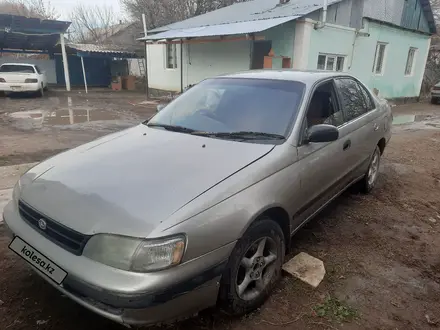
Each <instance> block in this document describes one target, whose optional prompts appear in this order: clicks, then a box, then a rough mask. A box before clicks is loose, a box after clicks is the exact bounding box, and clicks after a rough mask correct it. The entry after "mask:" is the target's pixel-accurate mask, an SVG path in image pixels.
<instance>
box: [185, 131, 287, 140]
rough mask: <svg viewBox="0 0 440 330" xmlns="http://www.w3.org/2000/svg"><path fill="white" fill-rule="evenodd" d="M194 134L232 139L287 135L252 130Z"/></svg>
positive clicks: (282, 138) (274, 138)
mask: <svg viewBox="0 0 440 330" xmlns="http://www.w3.org/2000/svg"><path fill="white" fill-rule="evenodd" d="M192 134H194V135H200V136H208V137H218V138H231V139H243V140H267V139H270V140H285V139H286V137H285V136H282V135H279V134H273V133H264V132H251V131H249V132H248V131H241V132H218V133H215V132H198V131H194V132H193V133H192Z"/></svg>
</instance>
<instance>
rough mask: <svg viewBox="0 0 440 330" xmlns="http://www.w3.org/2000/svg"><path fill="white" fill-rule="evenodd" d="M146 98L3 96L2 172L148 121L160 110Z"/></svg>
mask: <svg viewBox="0 0 440 330" xmlns="http://www.w3.org/2000/svg"><path fill="white" fill-rule="evenodd" d="M144 101H145V97H144V95H142V94H141V93H129V92H123V93H118V92H116V93H114V92H104V91H102V92H93V93H91V94H88V95H86V94H85V93H79V92H75V93H62V92H56V93H55V92H49V93H48V94H47V95H46V96H45V97H44V98H35V97H33V96H32V95H30V96H27V95H15V96H14V97H1V96H0V137H1V138H0V166H4V165H13V164H20V163H24V162H31V161H40V160H43V159H45V158H47V157H49V156H51V155H53V154H55V153H58V152H60V151H63V150H66V149H69V148H72V147H75V146H77V145H80V144H83V143H85V142H88V141H90V140H93V139H95V138H97V137H100V136H102V135H105V134H108V133H111V132H114V131H119V130H121V129H124V128H127V127H130V126H133V125H136V124H138V123H139V122H142V121H144V120H146V119H148V118H149V117H150V116H151V115H152V114H154V112H155V109H156V106H155V105H154V104H144V103H142V102H144Z"/></svg>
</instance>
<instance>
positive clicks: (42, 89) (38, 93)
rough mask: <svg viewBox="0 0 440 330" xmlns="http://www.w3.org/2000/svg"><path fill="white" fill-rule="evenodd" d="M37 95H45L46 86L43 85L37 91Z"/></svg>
mask: <svg viewBox="0 0 440 330" xmlns="http://www.w3.org/2000/svg"><path fill="white" fill-rule="evenodd" d="M37 95H38V96H39V97H43V96H44V88H43V87H41V88H40V90H39V91H38V92H37Z"/></svg>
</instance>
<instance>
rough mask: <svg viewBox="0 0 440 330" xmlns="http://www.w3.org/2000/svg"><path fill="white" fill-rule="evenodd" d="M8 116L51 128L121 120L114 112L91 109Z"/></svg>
mask: <svg viewBox="0 0 440 330" xmlns="http://www.w3.org/2000/svg"><path fill="white" fill-rule="evenodd" d="M9 116H10V117H12V118H14V119H27V120H31V121H34V122H35V123H36V124H39V123H41V124H46V125H51V126H58V125H60V126H65V125H74V124H82V123H89V122H94V121H105V120H118V119H122V118H121V116H120V115H118V114H117V113H115V112H111V111H106V110H93V109H66V110H59V111H46V110H31V111H19V112H13V113H10V114H9Z"/></svg>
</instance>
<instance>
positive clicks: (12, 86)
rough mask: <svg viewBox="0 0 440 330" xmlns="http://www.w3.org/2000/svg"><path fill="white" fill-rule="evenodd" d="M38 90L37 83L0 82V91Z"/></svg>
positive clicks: (38, 85)
mask: <svg viewBox="0 0 440 330" xmlns="http://www.w3.org/2000/svg"><path fill="white" fill-rule="evenodd" d="M39 90H40V84H39V83H32V84H25V83H0V92H17V93H20V92H37V91H39Z"/></svg>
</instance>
